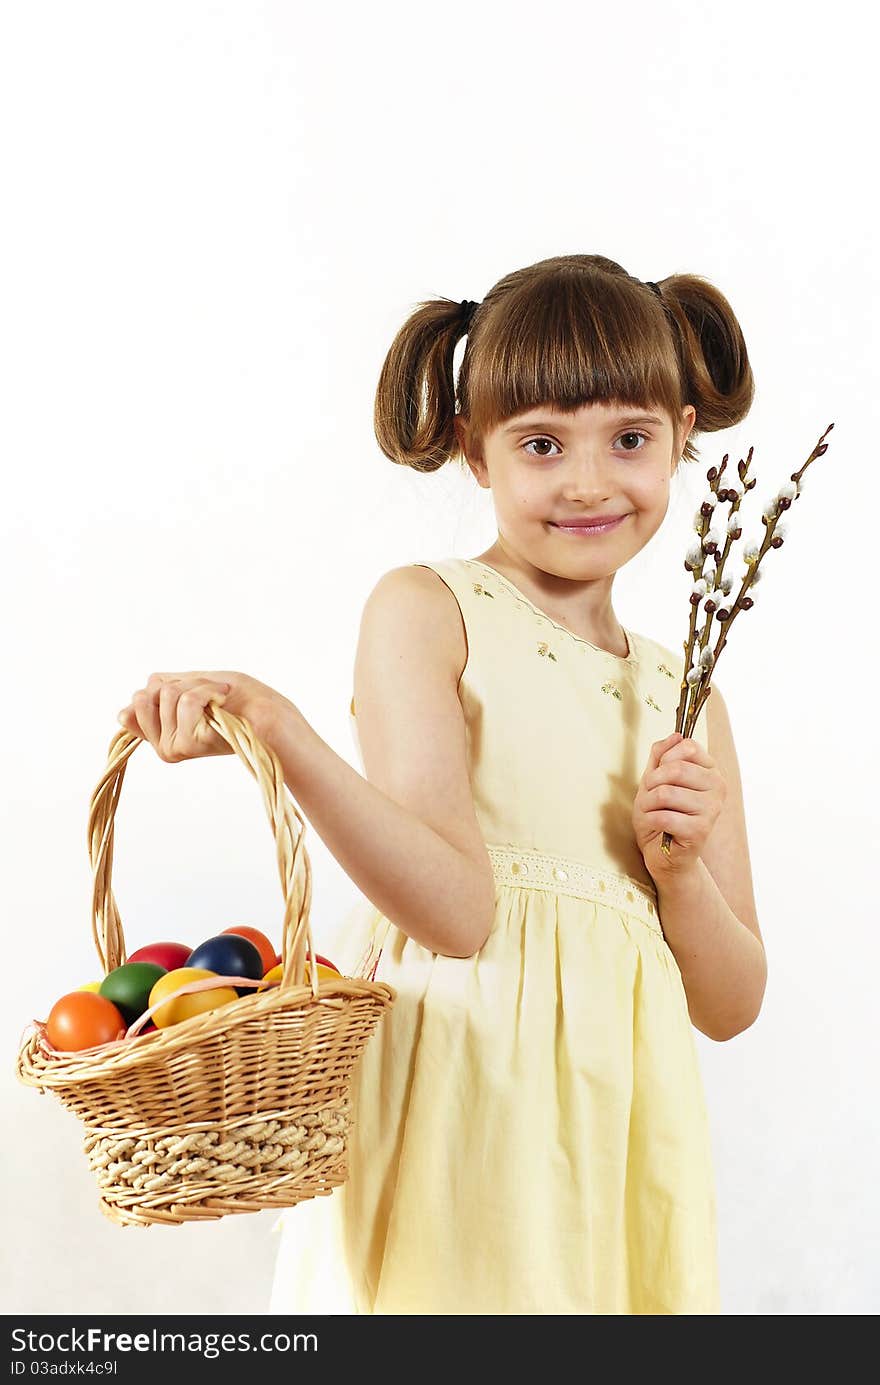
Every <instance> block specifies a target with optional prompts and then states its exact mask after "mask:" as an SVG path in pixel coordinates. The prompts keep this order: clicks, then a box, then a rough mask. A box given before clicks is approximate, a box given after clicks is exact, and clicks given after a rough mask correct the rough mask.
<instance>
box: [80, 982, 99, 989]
mask: <svg viewBox="0 0 880 1385" xmlns="http://www.w3.org/2000/svg"><path fill="white" fill-rule="evenodd" d="M76 989H77V990H78V991H99V990H100V989H101V983H100V981H86V982H85V984H84V985H82V986H77V988H76Z"/></svg>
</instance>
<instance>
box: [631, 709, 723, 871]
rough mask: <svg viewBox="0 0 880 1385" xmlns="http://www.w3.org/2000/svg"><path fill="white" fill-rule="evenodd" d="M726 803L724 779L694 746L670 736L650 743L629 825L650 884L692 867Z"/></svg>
mask: <svg viewBox="0 0 880 1385" xmlns="http://www.w3.org/2000/svg"><path fill="white" fill-rule="evenodd" d="M726 797H727V784H726V782H725V780H724V777H723V775H722V774H721V772H720V770H719V769H718V768H717V766H716V764H715V761H714V760H713V759H712V757H711V755H710V754H709V753H708V751H706V750H704V749H703V747H702V746H701V745H700V744H699V742H698V741H695V740H693V739H692V738H691V737H685V736H682V734H681V732H680V731H673V733H672V735H671V736H667V737H666V739H665V740H663V741H655V742H654V744H653V745H652V747H651V755H650V758H649V760H648V765H647V768H646V770H645V772H644V774H643V775H642V780H641V783H640V784H639V787H638V792H637V793H636V796H635V799H634V800H633V811H632V822H633V828H634V830H635V834H636V841H637V842H638V845H639V850H640V851H641V853H642V856H643V857H644V861H645V865H646V866H647V868H648V871H649V873H650V875H651V877H652V878H653V880H654V881H655V883H656V882H657V881H658V880H660V879H661V878H664V877H665V878H667V879H668V878H669V876H670V875H677V874H680V873H681V872H682V871H688V870H693V869H694V868H695V867H696V865H697V862H698V861H699V858H700V853H701V852H702V850H703V847H704V845H705V843H706V840H707V838H708V836H709V834H710V832H711V831H712V828H713V827H714V826H715V823H716V822H717V821H718V817H719V815H720V813H721V809H722V807H723V805H724V800H725V798H726ZM664 832H669V833H671V835H672V841H671V842H670V844H669V855H668V856H667V855H666V853H665V852H664V851H661V849H660V842H661V840H662V838H663V833H664Z"/></svg>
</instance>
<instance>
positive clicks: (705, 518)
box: [660, 423, 834, 856]
mask: <svg viewBox="0 0 880 1385" xmlns="http://www.w3.org/2000/svg"><path fill="white" fill-rule="evenodd" d="M833 427H834V424H833V423H829V425H828V427H827V428H826V429H825V432H824V433H823V434H822V436H821V438H820V439H819V441H818V442H817V443H816V446H815V447H814V448H813V450H812V452H811V453H810V455H809V457H808V458H807V460H806V461H805V462H804V464H803V466H802V467H801V468H800V470H799V471H795V472H792V475H791V478H790V479H791V480H792V481H793V482H794V495H793V496H792V497H789V496H788V495H785V494H783V493H782V492H780V493H779V494H778V495H777V496H776V497H775V498H774V500H773V502H772V503H771V504H770V505H768V506H767V512H765V513H764V514H763V515H762V516H761V518H762V521H763V523H764V526H765V529H766V532H765V534H764V539H763V542H762V544H761V547H760V549H759V550H758V553H757V554H756V555H755V556H753V557H747V558H746V567H747V571H746V574H745V576H744V578H743V582H742V586H741V587H740V589H739V592H738V593H737V596H736V599H735V600H734V602H733V605H732V606H731V605H730V603H729V599H728V597H727V596H726V595H725V594H724V592H723V590H722V581H723V577H724V564H725V563H726V562H727V558H728V555H729V553H730V550H731V547H732V545H733V544H734V543H735V542H736V540H737V539H739V538H740V537H741V536H742V528H741V527H740V526H739V524H737V525H736V527H735V528H734V529H733V530H732V529H731V527H730V517H731V515H734V514H736V513H737V512H738V510H739V507H740V504H741V503H742V498H743V496H744V495H746V494H747V493H748V492H749V491H750V490H752V489H753V487H754V486H755V485H756V483H757V478H756V477H752V479H751V480H749V479H747V478H748V470H749V466H750V465H751V461H752V454H753V452H754V448H753V447H750V448H749V452H748V456H747V457H746V460H745V461H744V462H743V461H742V460H741V461H740V462H739V463H738V466H737V470H738V472H739V478H740V480H741V481H742V482H743V496H741V495H739V493H738V492H737V490H736V489H734V488H730V487H725V488H720V487H719V484H718V483H719V482H720V481H721V478H722V476H723V474H724V470H725V467H726V466H727V459H728V456H729V453H726V452H725V454H724V457H723V458H722V461H721V466H720V467H719V468H718V470H717V471H716V469H715V467H711V468H710V469H709V472H708V474H707V479H708V481H709V486H710V489H711V491H712V493H713V495H715V496H716V497H717V500H718V502H720V503H723V502H724V501H730V502H731V505H730V511H729V513H728V516H727V537H726V540H725V543H724V548H723V551H722V553H721V556H720V558H719V557H718V545H717V544H716V543H715V542H714V540H711V541H710V542H709V544H708V546H707V545H706V544H705V539H706V535H707V534H708V532H709V529H710V526H711V521H712V518H713V516H714V514H715V506H714V505H713V504H712V503H711V502H710V501H708V500H706V501H704V502H703V504H702V505H701V506H700V526H699V528H698V529H697V531H696V532H697V534H698V536H699V540H700V558H699V561H698V562H697V563H696V564H694V565H693V566H692V565H691V563H689V562H688V561H687V559H686V560H685V569H686V570H687V571H688V572H691V573H693V577H694V582H695V583H696V582H699V581H700V579H701V578H702V575H703V567H704V564H705V561H706V557H707V556H708V555H709V554H712V555H714V557H715V567H714V572H713V582H712V588H711V590H710V591H709V592H704V593H702V594H700V593H699V592H693V591H692V592H691V597H690V601H691V615H690V623H689V628H688V637H687V639H686V640H685V643H684V673H683V675H682V680H681V693H680V696H679V700H678V709H677V712H676V717H675V729H676V731H679V732H681V734H682V735H683V736H685V737H687V736H690V735H691V733H692V732H693V729H694V727H695V726H696V724H697V718H698V717H699V715H700V712H701V710H702V708H703V704H704V703H705V701H706V699H707V698H708V697H709V695H710V693H711V692H712V687H711V678H712V673H713V672H714V669H715V665H716V664H717V662H718V656H719V655H720V653H721V651H722V649H723V648H724V646H725V644H726V643H727V637H728V634H729V632H730V627H731V625H732V624H733V622H734V620H735V619H736V617H737V615H738V614H739V612H740V611H748V610H749V609H750V608H751V607H752V606H753V605H754V602H753V600H752V598H751V597H750V596H749V595H748V590H749V587H751V586H752V585H753V583H755V582H756V581H757V580H758V569H759V567H760V564H761V560H762V558H763V557H764V555H765V554H766V553H768V552H769V551H770V549H771V548H781V547H782V545H783V543H784V539H783V537H782V535H781V534H777V533H776V532H775V531H776V526H777V524H778V522H779V519H780V516H781V515H782V513H783V512H784V511H785V510H788V509H789V508H790V507H791V502H792V499H794V500H797V499H799V497H800V480H801V477H802V476H803V474H804V472H805V471H806V469H807V467H808V466H809V465H810V463H811V462H813V461H815V460H816V458H817V457H821V456H823V455H824V453H825V452H826V451H827V450H828V444H827V443H826V442H825V438H826V437H827V436H828V434H829V433H830V432H831V429H832V428H833ZM786 489H788V488H787V487H783V490H786ZM717 592H720V593H721V594H720V597H716V596H715V595H714V594H715V593H717ZM701 605H702V606H703V607H704V609H705V611H706V615H707V619H706V623H705V626H704V627H703V630H702V632H701V633H700V637H699V648H698V651H697V659H696V661H695V660H694V647H695V644H696V640H697V621H698V616H699V611H700V607H701ZM716 613H717V616H718V621H719V623H720V624H721V626H722V630H721V636H720V638H719V640H718V643H717V644H716V646H715V648H714V649H712V650H709V654H708V657H706V656H705V655H704V654H703V651H704V650H705V649H706V648H707V646H708V643H709V636H710V633H711V629H712V619H713V616H714V615H715V614H716ZM695 662H696V663H697V664H701V665H702V666H703V672H702V674H701V676H700V677H699V678H696V679H694V681H693V682H689V681H688V674H689V673H690V671H691V667H692V665H693V664H694V663H695ZM671 844H672V834H671V832H664V833H663V837H662V839H661V842H660V849H661V851H662V852H663V853H664V855H666V856H668V855H669V848H670V846H671Z"/></svg>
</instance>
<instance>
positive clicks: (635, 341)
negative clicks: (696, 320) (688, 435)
mask: <svg viewBox="0 0 880 1385" xmlns="http://www.w3.org/2000/svg"><path fill="white" fill-rule="evenodd" d="M590 278H591V276H589V275H565V276H562V277H561V278H560V277H558V276H555V275H554V276H552V278H548V279H546V280H545V281H544V282H543V283H539V284H535V283H531V284H529V285H528V286H525V285H523V286H522V288H521V290H520V291H519V292H516V291H515V292H513V293H511V294H509V295H508V296H507V297H506V298H505V299H504V300H503V301H500V302H498V303H497V304H495V305H493V306H494V311H493V313H492V314H491V316H490V317H488V319H487V320H486V321H485V323H484V324H483V329H482V332H481V335H480V337H479V340H478V341H477V342H475V344H474V349H473V352H472V353H469V356H468V360H467V362H466V363H463V368H462V371H461V374H460V377H459V398H460V402H461V411H462V413H463V414H464V415H465V416H466V417H467V419H468V422H469V424H470V429H471V432H472V436H474V437H477V438H480V439H482V438H483V437H484V436H485V435H486V433H487V432H489V431H490V430H491V429H493V428H495V427H497V426H498V425H499V424H500V423H503V422H505V421H506V420H507V419H509V418H512V417H514V416H515V415H517V414H520V413H522V412H524V411H525V410H527V409H532V408H537V407H540V406H542V405H549V406H551V407H554V408H556V409H559V410H561V411H563V412H567V411H573V410H575V409H579V408H581V407H583V406H584V405H587V404H592V403H598V404H611V405H619V406H621V407H629V406H633V407H644V408H660V409H661V410H664V411H665V412H666V413H667V414H668V415H669V417H670V419H672V420H673V421H675V422H677V420H678V415H679V413H680V411H681V408H682V407H683V405H682V401H681V376H680V365H679V361H678V357H677V354H676V349H675V344H674V341H673V339H672V334H671V332H670V330H669V325H668V323H667V321H666V317H665V314H664V311H663V308H662V306H661V305H660V304H659V303H657V302H656V300H655V299H654V298H652V297H647V298H646V296H645V291H644V286H642V285H640V284H638V282H637V281H633V280H630V279H629V278H628V277H625V276H620V277H619V278H617V279H611V280H610V281H609V280H608V279H607V278H606V279H605V281H604V282H603V284H602V291H601V293H592V292H591V291H590V290H591V284H590ZM465 365H466V366H467V374H466V375H465ZM462 376H464V377H465V378H464V379H462V378H461V377H462Z"/></svg>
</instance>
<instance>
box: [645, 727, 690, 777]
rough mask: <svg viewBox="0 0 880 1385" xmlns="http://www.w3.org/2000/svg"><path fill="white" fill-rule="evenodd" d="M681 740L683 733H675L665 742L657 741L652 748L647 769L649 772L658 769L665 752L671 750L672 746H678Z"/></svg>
mask: <svg viewBox="0 0 880 1385" xmlns="http://www.w3.org/2000/svg"><path fill="white" fill-rule="evenodd" d="M681 739H682V735H681V732H680V731H673V732H672V733H671V735H669V736H667V737H666V739H665V740H662V741H655V742H654V744H653V745H652V746H651V752H650V754H649V755H648V765H647V768H648V769H649V770H650V769H656V768H657V766H658V765H659V763H660V760H661V759H662V757H663V755H664V754H665V752H666V751H667V750H670V749H671V748H672V746H673V745H676V744H677V743H678V742H679V741H680V740H681Z"/></svg>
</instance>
